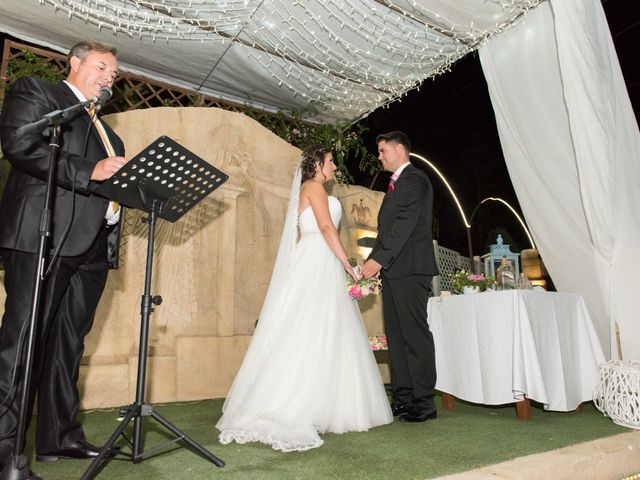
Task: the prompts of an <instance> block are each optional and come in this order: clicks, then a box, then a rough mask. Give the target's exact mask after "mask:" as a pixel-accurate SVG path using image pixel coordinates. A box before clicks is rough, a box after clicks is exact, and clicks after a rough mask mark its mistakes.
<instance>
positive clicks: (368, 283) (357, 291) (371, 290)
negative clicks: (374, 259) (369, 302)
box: [347, 258, 382, 300]
mask: <svg viewBox="0 0 640 480" xmlns="http://www.w3.org/2000/svg"><path fill="white" fill-rule="evenodd" d="M349 264H350V265H351V266H352V267H353V269H354V270H355V271H356V272H357V273H358V274H359V273H360V267H358V262H357V261H356V259H355V258H350V259H349ZM381 287H382V282H381V280H380V276H379V275H374V276H373V277H371V278H364V277H362V278H360V280H358V281H357V282H356V281H355V280H354V279H353V277H352V276H351V275H349V274H348V273H347V292H349V296H350V297H351V298H354V299H356V300H360V299H361V298H362V297H366V296H367V295H371V294H374V295H380V289H381Z"/></svg>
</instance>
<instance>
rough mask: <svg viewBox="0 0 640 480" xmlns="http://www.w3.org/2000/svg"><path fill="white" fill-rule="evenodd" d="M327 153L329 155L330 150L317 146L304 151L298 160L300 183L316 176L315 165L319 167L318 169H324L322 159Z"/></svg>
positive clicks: (310, 146)
mask: <svg viewBox="0 0 640 480" xmlns="http://www.w3.org/2000/svg"><path fill="white" fill-rule="evenodd" d="M327 153H331V150H329V149H328V148H326V147H323V146H322V145H318V144H314V145H309V146H308V147H307V148H305V149H304V151H303V152H302V159H301V160H300V170H301V172H302V179H301V180H300V183H302V182H305V181H306V180H309V179H311V178H313V177H315V176H316V163H318V164H319V165H320V168H322V167H324V157H325V156H326V155H327Z"/></svg>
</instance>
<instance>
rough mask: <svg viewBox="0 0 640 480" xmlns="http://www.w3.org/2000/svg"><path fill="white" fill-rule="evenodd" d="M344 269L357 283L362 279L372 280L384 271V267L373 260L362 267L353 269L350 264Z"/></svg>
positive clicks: (358, 266)
mask: <svg viewBox="0 0 640 480" xmlns="http://www.w3.org/2000/svg"><path fill="white" fill-rule="evenodd" d="M344 269H345V270H346V271H347V273H348V274H349V275H351V276H352V277H353V279H354V280H355V281H356V282H357V281H358V280H360V279H361V278H362V277H365V278H371V277H373V276H374V275H376V274H377V273H378V272H379V271H380V270H381V269H382V265H380V264H379V263H378V262H376V261H375V260H373V259H369V260H367V261H366V262H364V263H363V264H362V265H357V266H355V267H352V266H351V265H349V264H347V265H344Z"/></svg>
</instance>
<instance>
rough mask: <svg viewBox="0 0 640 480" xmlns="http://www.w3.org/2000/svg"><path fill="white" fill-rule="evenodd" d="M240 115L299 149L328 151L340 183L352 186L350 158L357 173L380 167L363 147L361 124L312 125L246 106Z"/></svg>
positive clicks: (293, 115) (291, 116)
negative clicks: (315, 147) (355, 165)
mask: <svg viewBox="0 0 640 480" xmlns="http://www.w3.org/2000/svg"><path fill="white" fill-rule="evenodd" d="M242 113H244V114H245V115H247V116H249V117H251V118H253V119H254V120H256V121H257V122H259V123H260V124H262V126H264V127H265V128H267V129H269V130H270V131H272V132H273V133H274V134H276V135H277V136H279V137H280V138H282V139H283V140H286V141H287V142H289V143H290V144H292V145H293V146H295V147H298V148H300V149H304V148H306V147H307V146H309V145H312V144H320V145H323V146H325V147H327V148H330V149H331V151H332V152H333V156H334V162H335V164H336V166H337V167H338V171H339V172H340V175H339V179H340V181H341V182H342V183H353V177H352V176H351V174H350V173H349V170H348V167H347V163H348V161H349V160H351V159H353V160H354V161H357V162H358V168H359V169H360V171H363V172H367V173H369V174H372V173H375V172H376V171H377V170H379V168H380V166H379V163H378V161H377V160H376V158H375V157H374V156H373V155H371V154H370V153H369V152H368V150H367V149H366V147H365V146H364V143H363V140H362V134H363V133H364V132H365V131H366V130H367V128H366V127H365V126H364V125H362V124H359V123H356V124H354V125H348V124H335V125H330V124H322V125H313V124H310V123H307V122H305V121H303V120H302V117H301V114H300V112H297V111H293V112H291V113H290V114H289V115H285V114H284V113H283V112H278V113H277V114H274V115H273V114H268V113H265V112H259V111H256V110H253V109H251V108H250V107H245V108H244V109H242Z"/></svg>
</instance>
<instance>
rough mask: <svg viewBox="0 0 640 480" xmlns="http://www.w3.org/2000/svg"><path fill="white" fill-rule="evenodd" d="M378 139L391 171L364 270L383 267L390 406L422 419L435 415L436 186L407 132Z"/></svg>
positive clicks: (368, 272)
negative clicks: (414, 157)
mask: <svg viewBox="0 0 640 480" xmlns="http://www.w3.org/2000/svg"><path fill="white" fill-rule="evenodd" d="M376 143H377V144H378V153H379V155H378V158H379V159H380V162H381V163H382V166H383V167H384V169H385V170H387V171H389V172H392V173H393V175H392V176H391V182H390V183H389V189H388V190H387V194H386V195H385V197H384V200H383V201H382V205H381V206H380V212H379V213H378V237H377V239H376V242H375V245H374V247H373V250H372V251H371V254H370V255H369V258H368V260H367V261H366V262H365V263H364V265H363V266H362V274H363V275H364V276H365V277H370V276H372V275H375V274H376V273H378V272H380V277H381V279H382V303H383V311H384V325H385V332H386V335H387V342H388V346H389V356H390V358H391V386H392V394H393V403H392V405H391V410H392V411H393V414H394V415H399V416H400V420H401V421H406V422H424V421H426V420H429V419H434V418H436V416H437V413H436V405H435V402H434V398H433V395H434V387H435V384H436V364H435V352H434V346H433V336H432V334H431V332H430V331H429V325H428V323H427V300H428V294H429V286H430V285H431V278H432V277H433V276H434V275H437V274H438V269H437V267H436V261H435V256H434V251H433V240H432V236H431V224H432V210H433V189H432V187H431V182H429V178H428V177H427V175H426V174H425V173H424V172H423V171H422V170H419V169H417V168H415V167H414V166H413V165H411V163H410V162H409V152H410V151H411V143H410V141H409V138H408V137H407V135H405V134H404V133H403V132H399V131H394V132H390V133H387V134H383V135H378V137H377V138H376Z"/></svg>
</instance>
